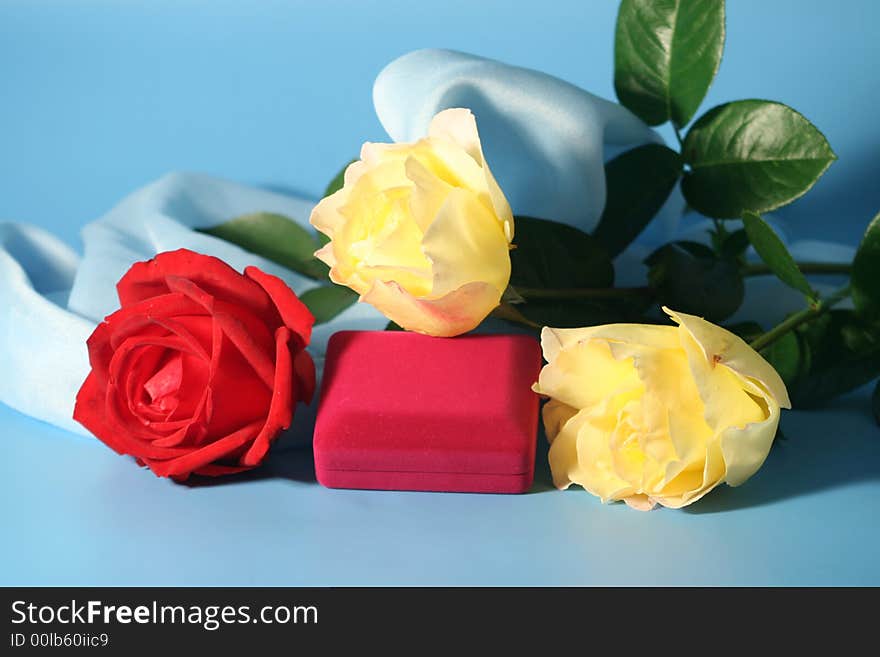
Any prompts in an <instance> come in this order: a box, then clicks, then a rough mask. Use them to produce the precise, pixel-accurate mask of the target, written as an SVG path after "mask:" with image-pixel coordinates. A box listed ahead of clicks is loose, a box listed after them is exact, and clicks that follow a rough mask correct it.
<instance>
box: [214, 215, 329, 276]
mask: <svg viewBox="0 0 880 657" xmlns="http://www.w3.org/2000/svg"><path fill="white" fill-rule="evenodd" d="M199 230H200V232H202V233H207V234H208V235H213V236H214V237H219V238H220V239H222V240H226V241H227V242H232V243H233V244H237V245H238V246H240V247H241V248H243V249H245V250H246V251H250V252H251V253H255V254H256V255H259V256H262V257H264V258H266V259H267V260H271V261H272V262H275V263H278V264H279V265H281V266H283V267H287V268H288V269H292V270H293V271H295V272H298V273H300V274H303V275H304V276H309V277H311V278H315V279H326V278H327V265H325V264H324V263H323V262H321V261H320V260H318V259H317V258H315V256H314V253H315V251H316V250H317V249H318V248H320V246H321V245H320V243H319V242H318V238H317V235H316V233H314V232H312V231H309V230H307V229H306V228H303V227H302V226H300V225H299V224H298V223H296V222H295V221H293V220H292V219H290V218H288V217H285V216H283V215H280V214H273V213H271V212H257V213H254V214H246V215H243V216H241V217H236V218H235V219H232V220H230V221H227V222H226V223H223V224H220V225H219V226H212V227H211V228H201V229H199Z"/></svg>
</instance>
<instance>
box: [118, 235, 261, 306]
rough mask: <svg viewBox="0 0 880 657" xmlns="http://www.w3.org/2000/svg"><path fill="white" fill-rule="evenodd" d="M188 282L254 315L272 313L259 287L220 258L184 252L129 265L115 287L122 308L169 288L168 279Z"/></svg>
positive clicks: (176, 252)
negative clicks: (247, 309)
mask: <svg viewBox="0 0 880 657" xmlns="http://www.w3.org/2000/svg"><path fill="white" fill-rule="evenodd" d="M169 276H170V277H174V278H182V279H186V280H188V281H191V282H192V283H194V284H195V285H197V286H199V287H200V288H201V289H202V290H204V291H205V292H207V293H208V294H209V295H210V296H212V297H214V298H217V299H223V300H224V301H229V302H231V303H234V304H236V305H239V306H243V307H245V308H251V309H252V310H253V311H254V312H256V313H257V314H260V315H263V314H266V313H272V312H273V310H274V309H273V308H272V303H271V301H270V299H269V297H268V295H267V294H266V293H265V292H264V291H263V289H262V288H261V287H260V286H259V285H255V284H254V283H253V282H252V281H251V280H249V279H248V278H246V277H245V276H242V275H241V274H240V273H238V272H237V271H235V269H233V268H232V267H230V266H229V265H227V264H226V263H225V262H223V261H222V260H220V259H219V258H215V257H213V256H207V255H203V254H201V253H195V252H193V251H189V250H187V249H179V250H177V251H168V252H165V253H160V254H158V255H157V256H156V257H155V258H153V259H152V260H148V261H146V262H139V263H135V264H134V265H132V267H131V269H129V270H128V272H127V273H126V274H125V276H123V277H122V279H121V280H120V281H119V283H118V284H117V286H116V290H117V293H118V294H119V301H120V303H121V305H122V307H123V308H125V307H126V306H128V305H130V304H132V303H137V302H139V301H143V300H146V299H150V298H152V297H154V296H156V295H157V294H161V293H162V290H168V289H170V288H169V287H168V281H167V278H168V277H169Z"/></svg>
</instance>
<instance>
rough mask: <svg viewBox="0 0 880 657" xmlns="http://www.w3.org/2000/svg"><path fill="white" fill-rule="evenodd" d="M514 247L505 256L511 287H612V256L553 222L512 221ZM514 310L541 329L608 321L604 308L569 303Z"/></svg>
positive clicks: (531, 303) (544, 302)
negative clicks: (507, 257) (508, 267)
mask: <svg viewBox="0 0 880 657" xmlns="http://www.w3.org/2000/svg"><path fill="white" fill-rule="evenodd" d="M514 223H515V226H516V237H515V240H514V241H515V243H516V248H514V249H513V250H512V251H511V252H510V262H511V269H512V270H511V276H510V285H511V286H512V287H513V288H514V289H515V290H519V289H520V288H522V289H529V288H531V289H548V288H549V289H554V290H565V289H571V288H608V287H611V285H612V284H613V283H614V267H613V266H612V264H611V258H610V257H609V256H608V253H607V252H606V251H605V249H604V248H603V247H602V246H601V245H600V244H599V241H598V240H597V239H595V238H594V237H592V236H590V235H587V234H586V233H584V232H582V231H580V230H578V229H577V228H573V227H572V226H568V225H566V224H561V223H558V222H555V221H549V220H545V219H534V218H532V217H516V218H515V220H514ZM523 296H526V303H522V304H518V305H517V306H516V310H517V311H519V312H520V313H521V314H522V315H523V316H525V317H526V318H527V319H529V320H531V321H533V322H536V323H538V324H541V325H544V326H558V327H565V326H586V325H589V324H595V323H604V322H606V321H610V318H611V317H612V314H613V313H612V312H611V311H609V310H607V307H608V304H604V303H597V302H594V301H582V300H571V299H549V300H548V299H541V300H538V299H529V298H528V296H527V295H523Z"/></svg>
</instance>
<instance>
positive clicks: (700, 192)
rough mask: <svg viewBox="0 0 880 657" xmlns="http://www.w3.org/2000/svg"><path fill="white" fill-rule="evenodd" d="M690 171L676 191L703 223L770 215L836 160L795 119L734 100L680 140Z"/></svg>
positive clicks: (769, 105) (774, 106)
mask: <svg viewBox="0 0 880 657" xmlns="http://www.w3.org/2000/svg"><path fill="white" fill-rule="evenodd" d="M682 152H683V154H684V158H685V161H686V162H687V163H688V165H690V171H688V172H687V173H685V175H684V179H683V180H682V183H681V190H682V192H683V193H684V197H685V199H686V200H687V202H688V204H689V205H690V206H691V207H693V208H694V209H695V210H697V211H698V212H700V213H702V214H705V215H707V216H709V217H716V218H719V219H731V218H735V217H740V216H742V214H743V212H745V211H751V212H758V213H760V212H769V211H770V210H774V209H776V208H778V207H781V206H783V205H786V204H788V203H791V202H792V201H794V200H795V199H796V198H798V197H800V196H802V195H803V194H805V193H806V192H807V190H809V189H810V188H811V187H812V186H813V185H814V184H815V183H816V181H817V180H818V179H819V177H820V176H821V175H822V174H823V173H825V170H826V169H827V168H828V167H829V166H831V163H832V162H833V161H834V160H835V159H837V156H836V155H835V154H834V151H832V150H831V146H830V145H829V144H828V141H827V140H826V139H825V137H824V135H822V133H821V132H819V130H818V129H817V128H816V127H815V126H814V125H813V124H812V123H810V122H809V121H808V120H807V119H805V118H804V117H803V116H802V115H801V114H799V113H798V112H796V111H795V110H793V109H791V108H790V107H787V106H785V105H783V104H782V103H775V102H771V101H766V100H739V101H736V102H732V103H727V104H725V105H720V106H718V107H715V108H714V109H712V110H710V111H708V112H707V113H706V114H704V115H703V116H701V117H700V118H699V119H698V120H697V122H696V123H695V124H694V125H693V126H692V127H691V129H690V130H689V131H688V133H687V136H686V137H685V139H684V145H683V151H682Z"/></svg>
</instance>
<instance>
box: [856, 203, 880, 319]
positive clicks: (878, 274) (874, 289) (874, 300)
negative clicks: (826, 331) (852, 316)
mask: <svg viewBox="0 0 880 657" xmlns="http://www.w3.org/2000/svg"><path fill="white" fill-rule="evenodd" d="M850 284H851V286H852V299H853V304H854V305H855V308H856V312H858V313H859V314H861V315H863V316H865V317H868V318H870V319H874V320H877V319H880V213H878V214H877V216H876V217H874V219H873V220H872V221H871V223H870V224H868V229H867V230H866V231H865V236H864V237H863V238H862V243H861V244H860V245H859V249H858V251H856V257H855V260H853V266H852V275H851V278H850Z"/></svg>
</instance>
